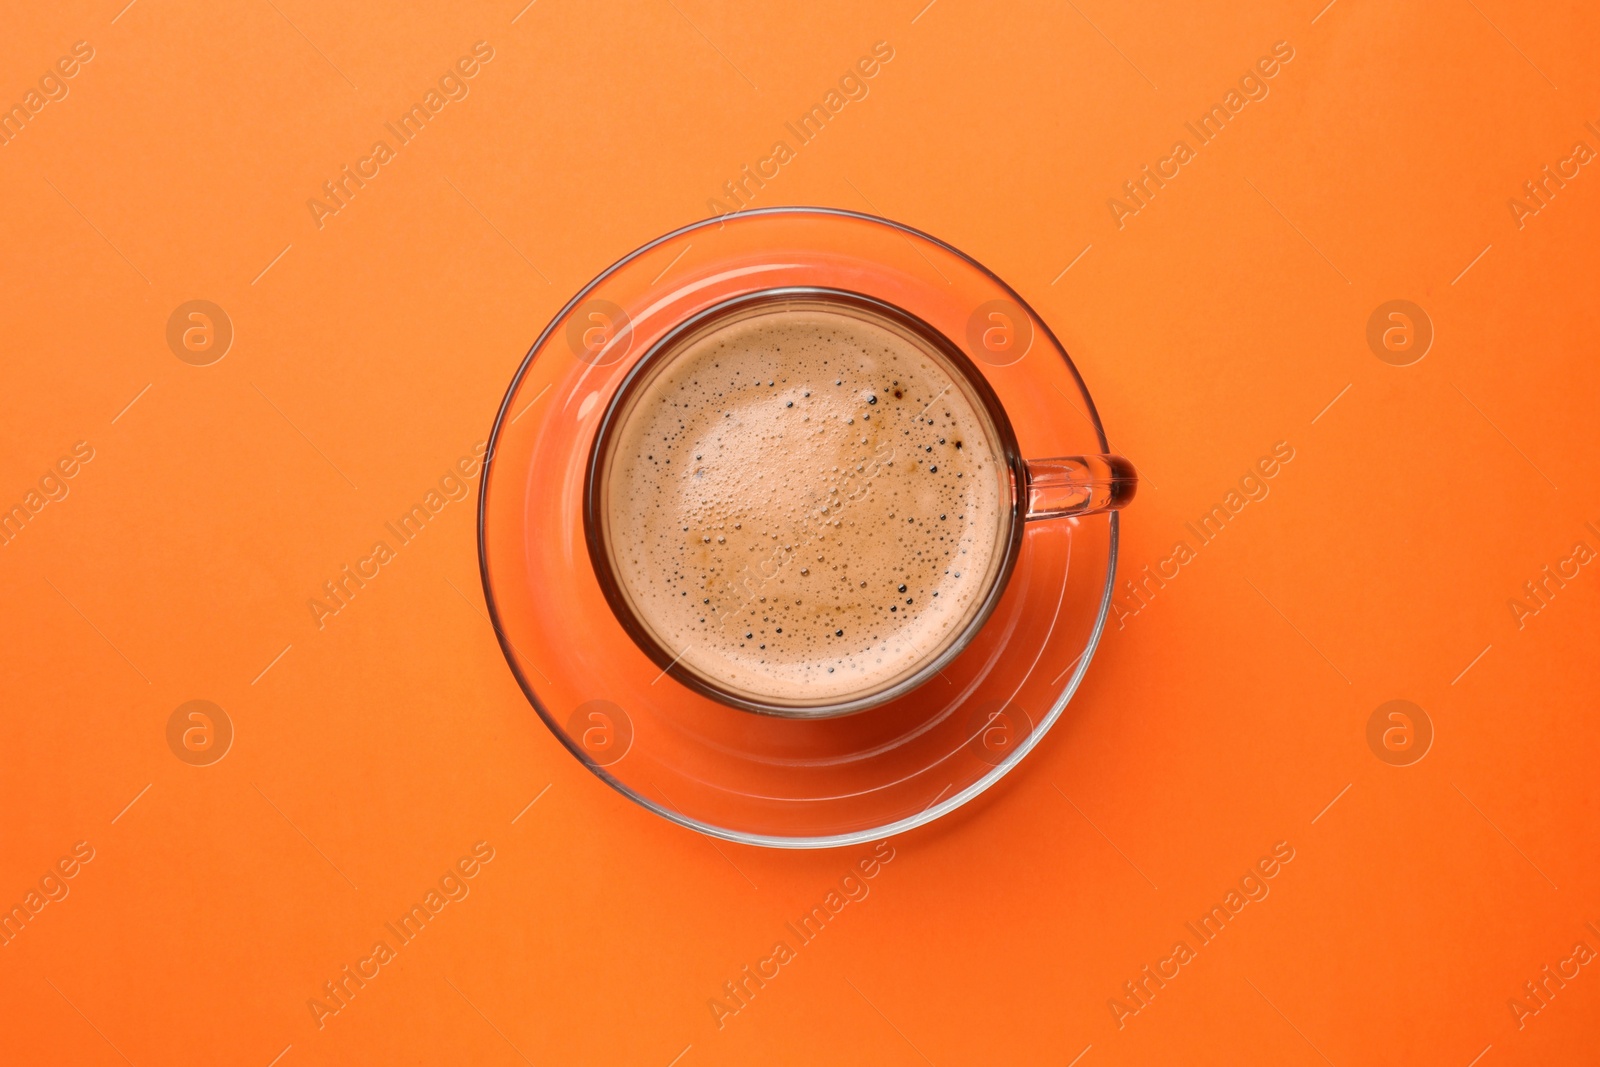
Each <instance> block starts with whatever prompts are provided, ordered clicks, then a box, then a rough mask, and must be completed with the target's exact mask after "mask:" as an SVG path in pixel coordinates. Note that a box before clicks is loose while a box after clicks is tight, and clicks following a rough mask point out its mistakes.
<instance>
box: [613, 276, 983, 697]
mask: <svg viewBox="0 0 1600 1067" xmlns="http://www.w3.org/2000/svg"><path fill="white" fill-rule="evenodd" d="M614 417H615V420H616V421H615V425H614V426H613V427H612V428H611V430H610V431H609V435H610V444H609V452H608V453H607V455H606V456H605V457H604V458H603V460H602V465H603V468H604V481H603V485H604V491H603V497H602V499H601V500H600V503H599V506H600V507H602V508H604V509H605V523H604V527H605V531H606V534H605V538H606V551H607V553H608V555H609V558H610V563H611V568H612V570H613V572H614V575H615V579H616V582H617V584H618V586H620V590H621V593H622V595H623V597H624V598H625V599H626V601H627V603H628V606H629V607H630V608H631V610H632V613H633V615H634V617H635V618H636V619H637V621H638V623H639V624H640V625H642V627H643V628H644V629H645V630H647V631H648V632H649V634H650V636H651V637H652V638H653V639H654V641H655V642H656V643H657V644H658V645H659V646H660V647H661V648H662V649H665V650H667V654H668V655H670V656H673V657H676V660H675V662H676V663H678V664H680V665H681V666H682V667H683V668H684V669H686V670H688V671H690V672H691V673H693V674H696V675H698V676H700V677H701V678H702V679H704V680H707V681H709V682H710V683H711V684H712V685H714V686H715V687H717V688H718V689H721V690H724V691H727V692H732V693H735V694H739V695H742V696H744V697H745V698H747V699H752V700H755V701H757V702H761V703H769V704H776V705H780V706H805V705H824V704H837V703H843V702H847V701H850V700H854V699H860V698H862V697H863V696H866V695H869V694H872V693H876V692H881V691H883V690H884V689H886V688H888V687H892V686H894V685H896V684H897V683H898V682H900V681H903V680H905V679H907V678H910V677H913V676H914V675H916V674H917V673H918V672H919V671H920V670H922V669H923V668H924V667H925V666H926V665H927V664H928V663H929V662H931V661H933V660H934V659H936V658H938V657H939V655H940V654H941V653H943V652H944V651H945V650H946V649H948V648H950V647H951V646H952V645H953V644H954V643H955V642H957V641H958V640H960V639H961V638H962V636H963V635H964V634H965V633H966V631H967V630H968V628H969V624H970V623H971V622H972V621H973V619H974V618H975V616H976V615H977V614H978V613H979V612H980V611H982V610H984V609H985V606H986V600H987V597H988V594H989V592H990V590H991V589H992V588H993V587H994V585H995V579H996V576H997V574H998V571H999V569H1000V567H1001V566H1002V565H1003V561H1004V559H1005V556H1006V549H1007V544H1008V538H1009V537H1010V536H1011V524H1012V501H1011V494H1012V489H1011V483H1010V468H1009V467H1008V466H1007V463H1006V459H1005V453H1004V447H1003V445H1002V443H1001V441H1002V439H1001V437H1000V433H999V431H998V430H997V428H996V426H995V424H994V422H993V420H992V418H991V417H990V415H989V413H988V412H987V410H986V409H985V407H984V405H983V403H982V402H981V401H980V400H979V399H978V396H977V394H976V392H975V389H974V386H973V385H972V384H971V382H970V381H969V379H968V378H967V377H966V375H965V374H964V373H963V372H962V371H961V370H959V369H957V367H956V366H955V365H954V364H953V363H952V362H951V360H950V358H949V357H948V356H946V355H945V354H944V353H942V352H940V351H938V350H937V348H936V347H935V346H934V345H933V344H931V343H929V342H928V340H927V339H926V338H923V337H921V336H919V335H918V333H917V332H916V331H915V330H913V329H910V328H908V327H907V326H905V325H904V324H902V323H900V322H898V321H893V320H891V319H889V318H887V317H884V316H880V315H875V314H873V313H871V312H870V311H868V310H865V309H862V308H858V307H854V306H843V305H837V304H833V303H830V302H828V301H827V300H826V299H822V298H814V299H809V300H789V301H785V302H782V303H778V304H773V305H766V306H757V307H755V308H753V309H745V310H744V311H743V312H741V313H736V314H731V315H729V316H726V317H724V318H721V319H714V320H712V321H711V322H710V323H708V324H705V325H703V326H701V327H700V328H698V329H696V330H693V331H691V332H689V333H688V334H687V335H686V336H685V337H683V338H680V339H679V340H678V341H676V342H674V343H673V344H672V345H671V348H670V350H666V351H662V352H660V353H658V354H657V356H656V357H654V358H653V359H652V362H651V363H650V364H649V365H648V366H647V367H646V368H645V370H644V376H643V377H641V378H640V379H639V381H638V382H637V383H636V385H635V386H634V387H633V388H632V389H631V391H630V393H629V395H628V396H627V398H626V400H625V402H624V403H622V404H621V405H620V406H619V408H618V410H617V412H616V413H615V416H614Z"/></svg>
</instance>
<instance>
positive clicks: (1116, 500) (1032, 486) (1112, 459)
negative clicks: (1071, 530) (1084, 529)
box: [1026, 456, 1139, 521]
mask: <svg viewBox="0 0 1600 1067" xmlns="http://www.w3.org/2000/svg"><path fill="white" fill-rule="evenodd" d="M1026 466H1027V469H1028V484H1027V504H1028V508H1027V514H1026V518H1027V519H1029V520H1030V521H1031V520H1033V519H1060V518H1065V517H1067V516H1069V515H1093V514H1095V513H1096V512H1099V511H1112V510H1114V509H1116V508H1124V507H1127V506H1128V502H1129V501H1130V500H1132V499H1133V495H1134V493H1135V492H1136V491H1137V490H1138V488H1139V474H1138V472H1137V471H1135V470H1134V469H1133V464H1132V463H1129V462H1128V461H1127V460H1126V459H1124V458H1122V457H1121V456H1058V457H1056V458H1055V459H1030V460H1028V461H1027V462H1026Z"/></svg>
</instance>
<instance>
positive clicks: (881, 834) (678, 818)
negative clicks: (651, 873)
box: [477, 204, 1121, 849]
mask: <svg viewBox="0 0 1600 1067" xmlns="http://www.w3.org/2000/svg"><path fill="white" fill-rule="evenodd" d="M784 215H798V216H804V215H810V216H814V217H816V216H821V217H832V218H838V219H846V220H848V219H854V220H857V221H860V222H866V223H870V224H873V225H877V226H883V227H885V228H887V229H889V230H893V231H895V232H898V233H901V234H905V235H907V236H908V237H909V238H915V239H917V240H922V241H926V242H928V244H930V245H932V246H934V247H937V248H940V249H943V250H944V251H946V252H948V253H949V254H950V255H952V256H954V257H955V258H956V259H958V260H960V261H962V262H963V263H966V264H967V265H969V266H970V267H971V268H972V269H973V270H976V271H977V272H979V273H980V274H982V275H983V276H984V277H986V278H988V279H989V280H990V281H991V282H992V283H993V284H994V285H995V286H997V287H998V288H999V290H1000V291H1001V292H1002V293H1004V294H1005V295H1006V296H1008V297H1009V298H1010V299H1012V300H1014V301H1016V303H1017V304H1018V305H1019V306H1020V307H1022V308H1024V309H1025V310H1027V311H1028V312H1029V313H1030V314H1032V315H1033V317H1034V319H1035V322H1036V324H1037V326H1038V328H1039V329H1041V330H1042V331H1043V333H1044V336H1045V337H1047V338H1048V339H1049V340H1050V343H1051V344H1052V345H1053V346H1054V347H1055V348H1056V350H1057V351H1058V352H1059V353H1060V354H1061V356H1062V362H1063V363H1064V364H1065V365H1066V369H1067V372H1068V373H1069V374H1071V375H1072V378H1073V380H1074V381H1075V382H1076V383H1077V385H1078V393H1079V395H1080V396H1081V397H1082V399H1083V402H1084V414H1085V416H1086V418H1087V420H1088V422H1089V424H1090V425H1091V426H1092V427H1093V428H1094V433H1095V438H1096V440H1097V442H1098V445H1099V449H1100V451H1102V452H1109V451H1110V450H1111V447H1110V443H1109V442H1108V441H1107V439H1106V432H1105V426H1104V424H1103V423H1102V422H1101V421H1100V411H1099V409H1098V407H1096V405H1095V402H1094V398H1093V396H1092V395H1091V394H1090V392H1089V389H1088V386H1087V385H1086V384H1085V382H1084V380H1083V375H1082V374H1081V373H1079V371H1078V367H1077V364H1076V363H1074V362H1073V360H1072V357H1071V355H1070V354H1069V353H1068V352H1067V348H1066V346H1065V345H1063V344H1062V343H1061V341H1060V339H1059V338H1058V337H1056V335H1055V331H1054V330H1052V329H1051V328H1050V324H1049V323H1048V322H1046V321H1045V320H1044V319H1043V318H1042V317H1040V316H1039V315H1038V314H1036V313H1034V312H1033V308H1032V305H1031V304H1029V303H1028V301H1027V300H1026V299H1024V298H1023V296H1022V294H1021V293H1019V292H1017V290H1016V289H1015V288H1014V287H1013V286H1012V285H1011V284H1010V283H1009V282H1007V281H1006V280H1005V279H1004V278H1002V277H1000V276H999V275H998V274H996V273H995V272H994V271H992V270H990V269H989V268H988V267H987V266H985V265H984V264H983V263H982V262H980V261H979V260H977V259H975V258H974V257H973V256H971V255H969V254H967V253H966V252H963V251H962V250H961V249H959V248H957V247H955V246H954V245H952V244H950V243H949V242H947V241H944V240H942V239H940V238H938V237H935V236H934V235H932V234H930V233H927V232H925V231H923V230H920V229H917V228H916V227H914V226H908V225H906V224H904V223H901V222H896V221H894V220H893V219H887V218H884V217H882V216H880V215H873V214H868V213H866V212H862V211H851V210H848V209H846V208H835V207H820V206H815V205H805V204H797V205H780V206H774V207H762V208H747V209H743V210H739V211H731V212H727V213H725V214H721V215H717V216H714V217H709V218H704V219H698V220H696V221H694V222H691V223H687V224H685V225H683V226H679V227H677V228H676V229H674V230H671V231H669V232H667V233H664V234H661V235H659V236H657V237H654V238H652V239H651V240H649V241H646V242H645V243H644V244H641V245H639V246H638V247H636V248H634V249H633V250H632V251H631V252H628V253H626V254H625V255H622V256H620V257H618V258H617V259H616V260H615V261H614V262H612V263H611V264H610V265H609V266H607V267H606V268H605V269H604V270H602V271H600V272H599V273H598V274H596V275H595V276H594V277H593V278H591V279H590V280H589V281H588V282H587V283H585V284H584V285H583V286H582V287H581V288H580V289H578V291H577V292H575V293H574V294H573V295H572V296H571V298H570V299H568V300H567V302H566V303H565V304H563V305H562V306H561V308H560V309H558V310H557V311H556V312H555V313H554V314H553V315H552V316H551V317H550V319H549V321H548V322H547V323H546V324H545V326H544V328H543V329H542V330H540V331H539V335H538V336H537V337H536V338H535V339H534V341H533V343H532V344H531V345H530V346H529V348H528V350H527V352H526V353H525V354H524V355H523V357H522V360H521V362H520V363H519V364H518V365H517V370H516V372H515V373H514V374H513V375H512V376H511V381H510V382H509V384H508V385H507V386H506V391H505V395H504V396H502V397H501V400H500V406H499V408H498V410H497V411H496V412H495V417H494V422H493V424H492V425H491V427H490V431H489V438H488V441H489V447H488V449H487V451H486V452H485V453H484V457H483V467H482V473H481V476H480V481H479V491H478V512H477V525H478V535H477V541H478V578H479V582H480V584H481V585H482V586H483V592H484V603H485V606H486V607H487V608H488V612H489V621H490V625H491V627H492V629H493V630H494V635H495V641H496V642H497V643H498V644H499V645H500V651H501V655H502V656H503V657H504V658H505V660H506V663H507V665H508V666H509V667H510V668H511V673H512V676H513V677H514V678H515V679H516V681H517V686H518V688H520V689H521V690H522V693H523V696H525V697H526V698H527V699H528V702H529V704H530V705H532V707H533V709H534V712H535V713H536V714H537V715H538V716H539V717H540V718H541V719H543V720H544V721H545V722H546V723H547V724H548V725H550V726H551V728H552V733H553V734H554V735H555V737H556V740H557V742H558V743H559V744H560V745H562V747H564V748H566V749H567V750H568V751H569V752H570V753H572V755H573V757H574V758H575V759H577V760H578V762H579V763H580V764H582V765H583V766H585V767H587V768H588V769H589V771H590V772H591V773H592V774H594V775H595V776H596V777H597V778H599V779H600V780H601V781H602V782H604V783H606V784H607V785H608V786H610V787H611V788H613V789H615V790H616V791H617V792H619V793H621V794H622V795H623V796H625V797H627V798H628V799H629V800H632V801H633V802H634V803H636V804H638V805H639V806H640V807H642V808H644V809H645V810H646V811H649V812H652V813H653V814H656V815H659V816H660V817H661V818H663V819H666V820H667V821H668V822H671V823H675V824H677V825H679V826H682V827H683V828H684V829H687V830H693V831H695V832H696V833H701V834H705V835H706V836H708V837H713V838H718V839H721V840H724V841H729V842H732V843H735V844H745V845H758V846H762V847H766V848H779V849H824V848H843V847H846V846H850V845H859V844H863V843H867V842H872V841H881V840H884V839H886V838H889V837H893V836H895V835H898V834H902V833H906V832H907V831H910V830H913V829H916V828H917V827H919V826H925V825H927V824H929V823H931V822H934V821H936V820H938V819H940V818H942V817H943V816H945V815H947V814H949V813H950V812H953V811H955V810H957V809H958V808H961V807H963V806H965V805H966V804H967V803H969V802H970V801H972V800H974V799H976V798H977V797H979V796H981V795H982V794H983V793H985V792H987V791H988V790H989V789H991V788H992V787H993V786H994V785H995V784H996V783H998V782H999V781H1000V779H1002V778H1004V777H1005V776H1006V775H1007V774H1010V773H1011V772H1012V771H1013V770H1015V769H1016V767H1017V766H1018V765H1019V764H1020V763H1021V762H1022V761H1023V760H1024V759H1026V758H1027V756H1028V754H1029V753H1030V752H1032V751H1033V749H1034V748H1035V747H1036V746H1037V745H1038V744H1039V743H1040V741H1042V740H1043V738H1044V736H1045V735H1046V734H1047V733H1049V732H1050V730H1051V729H1052V728H1053V727H1054V726H1055V724H1056V723H1057V722H1058V721H1059V720H1060V718H1061V716H1062V714H1063V713H1064V712H1065V711H1066V708H1067V705H1068V704H1069V703H1070V702H1071V700H1072V698H1073V696H1074V695H1076V693H1077V691H1078V688H1079V687H1080V686H1081V685H1082V684H1083V678H1084V676H1085V675H1086V674H1087V673H1088V670H1089V663H1090V662H1091V661H1092V660H1093V658H1094V653H1095V652H1096V651H1097V650H1098V648H1099V647H1100V641H1101V639H1102V638H1103V637H1104V636H1105V628H1106V620H1107V619H1108V618H1109V617H1110V614H1111V601H1112V597H1113V591H1114V589H1115V583H1116V575H1117V560H1118V557H1119V555H1120V547H1121V536H1120V534H1121V521H1120V519H1121V516H1120V514H1119V513H1118V512H1116V511H1113V512H1111V513H1110V514H1109V515H1108V516H1107V519H1108V523H1107V525H1108V527H1109V529H1108V531H1107V543H1106V576H1105V580H1104V582H1103V583H1102V586H1101V591H1100V607H1099V611H1098V612H1097V614H1096V615H1095V619H1094V622H1093V624H1092V626H1091V627H1090V631H1089V638H1088V641H1087V642H1086V644H1085V646H1084V650H1083V652H1082V653H1080V655H1079V657H1078V659H1077V661H1076V663H1075V665H1074V666H1073V667H1072V669H1071V674H1070V677H1068V678H1067V679H1066V682H1065V684H1064V685H1063V686H1062V687H1061V691H1060V694H1059V696H1058V697H1057V698H1056V700H1055V701H1054V703H1053V704H1052V705H1051V707H1050V709H1049V710H1048V711H1047V712H1046V713H1045V714H1044V715H1043V716H1041V717H1040V720H1039V722H1038V723H1037V724H1036V725H1035V727H1034V729H1033V730H1032V731H1030V732H1029V733H1028V734H1027V735H1026V736H1025V737H1023V739H1022V740H1021V742H1019V743H1018V745H1017V746H1016V748H1015V749H1014V750H1013V751H1012V752H1011V754H1010V755H1009V756H1008V757H1006V758H1005V759H1004V760H1002V761H1001V762H1000V763H998V764H996V765H995V766H994V767H993V768H992V769H991V770H990V771H989V772H988V773H986V774H984V775H983V776H981V777H979V778H977V779H976V780H974V781H972V782H969V783H968V784H967V785H966V786H965V787H964V788H962V789H959V790H956V791H955V792H954V793H952V794H951V795H950V796H947V797H944V798H942V799H938V798H936V799H935V800H934V802H933V803H931V804H929V805H928V806H927V807H926V808H924V809H922V810H921V811H918V812H914V813H912V814H910V815H905V816H902V817H900V818H898V819H894V820H892V821H890V822H886V823H882V824H880V825H878V826H874V827H867V828H863V829H859V830H849V831H842V832H837V833H820V834H796V835H786V834H772V833H758V832H753V831H744V830H735V829H731V828H728V827H725V826H720V825H718V824H716V823H712V822H707V821H705V820H703V819H698V818H694V817H693V816H690V815H686V814H684V813H682V812H679V811H677V810H676V809H674V808H673V807H672V806H671V805H670V804H666V805H664V804H661V803H659V802H657V801H655V800H653V799H651V798H650V797H647V796H645V795H644V794H642V793H640V792H639V791H638V790H636V789H634V788H632V787H631V786H629V785H628V784H627V783H625V782H623V781H621V780H620V779H618V778H617V777H615V776H614V775H612V774H610V773H608V772H607V771H606V769H605V768H604V767H602V766H600V765H599V764H596V763H594V762H593V761H592V760H590V759H589V758H588V756H587V755H586V754H585V753H584V752H583V751H582V750H581V749H580V748H578V747H577V746H576V744H575V743H574V742H573V741H572V739H571V738H569V737H567V736H566V735H565V734H563V733H562V732H561V731H560V729H558V728H556V726H555V720H554V719H553V718H552V717H551V713H550V712H549V711H548V710H547V709H546V707H545V702H544V700H543V699H542V698H541V697H540V696H539V695H538V693H537V692H536V691H535V689H534V687H533V685H532V683H531V682H530V681H529V680H528V678H527V676H526V673H525V672H524V671H523V668H522V666H521V664H520V663H519V661H518V657H517V653H516V649H515V648H514V647H513V646H512V644H511V639H510V637H509V636H508V635H507V633H506V631H505V626H504V622H503V620H502V618H501V611H500V608H499V607H498V605H497V603H496V599H495V592H494V586H493V583H492V582H491V581H490V578H489V546H488V531H487V527H486V520H487V513H488V485H489V473H490V470H491V468H492V465H493V462H494V457H495V451H496V446H497V444H498V442H499V439H500V431H501V429H502V427H503V426H504V425H505V424H506V422H507V420H508V419H510V418H511V407H512V403H513V401H514V400H515V399H516V396H517V393H518V391H519V389H520V388H521V386H522V382H523V379H524V378H525V377H526V376H527V373H528V370H529V368H531V367H532V366H533V362H534V360H535V358H536V357H537V356H538V354H539V352H540V351H541V350H542V349H543V348H544V347H545V344H546V343H547V342H548V341H549V339H550V336H551V335H552V334H553V333H554V332H555V331H556V330H557V329H558V328H559V327H560V326H561V324H562V323H564V322H566V321H567V318H568V316H569V315H571V313H572V311H573V310H574V309H575V308H577V307H578V306H579V305H580V304H581V303H582V301H583V300H584V299H585V298H587V297H588V295H589V294H590V293H591V292H593V291H594V290H595V289H596V288H597V287H598V286H600V285H601V284H602V283H603V282H605V281H606V280H607V279H608V278H610V277H612V276H613V275H614V274H616V273H617V272H618V271H619V270H621V269H622V268H623V267H625V266H627V265H628V264H629V263H632V262H633V261H634V260H636V259H638V258H640V257H641V256H644V255H647V254H648V253H650V252H651V251H653V250H654V249H656V248H659V247H661V246H662V245H665V244H668V243H670V242H673V241H676V240H678V239H679V238H681V237H683V236H685V235H686V234H691V233H694V232H696V231H699V230H703V229H705V228H706V227H708V226H719V227H720V226H722V225H724V224H725V223H727V222H728V221H730V220H733V221H738V220H742V219H746V218H761V217H765V216H784Z"/></svg>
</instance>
